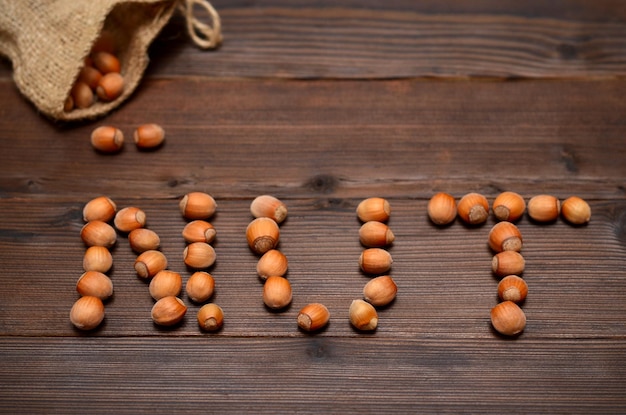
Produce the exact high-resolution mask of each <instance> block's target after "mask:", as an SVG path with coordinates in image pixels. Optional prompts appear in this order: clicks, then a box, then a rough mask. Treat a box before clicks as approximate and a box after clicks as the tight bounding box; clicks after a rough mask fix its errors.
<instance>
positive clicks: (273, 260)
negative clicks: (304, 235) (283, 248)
mask: <svg viewBox="0 0 626 415" xmlns="http://www.w3.org/2000/svg"><path fill="white" fill-rule="evenodd" d="M288 268H289V261H288V260H287V257H286V256H285V255H284V254H283V253H282V252H280V251H279V250H277V249H270V250H269V251H267V252H266V253H264V254H263V256H261V258H259V261H258V262H257V264H256V272H257V275H258V276H259V278H261V279H262V280H266V279H267V277H269V276H272V275H278V276H279V277H282V276H284V275H285V274H286V273H287V269H288Z"/></svg>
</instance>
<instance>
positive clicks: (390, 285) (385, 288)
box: [363, 275, 398, 307]
mask: <svg viewBox="0 0 626 415" xmlns="http://www.w3.org/2000/svg"><path fill="white" fill-rule="evenodd" d="M397 292H398V286H397V285H396V282H395V281H394V280H393V279H392V278H391V277H390V276H389V275H381V276H380V277H376V278H373V279H371V280H369V281H368V282H367V284H365V286H364V287H363V298H364V299H365V301H367V302H368V303H370V304H372V305H373V306H375V307H382V306H386V305H387V304H389V303H391V302H392V301H393V300H394V299H395V298H396V293H397Z"/></svg>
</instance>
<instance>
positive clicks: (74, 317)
mask: <svg viewBox="0 0 626 415" xmlns="http://www.w3.org/2000/svg"><path fill="white" fill-rule="evenodd" d="M102 320H104V304H103V303H102V300H101V299H99V298H98V297H94V296H92V295H86V296H84V297H80V298H79V299H78V300H76V302H75V303H74V305H73V306H72V309H71V310H70V321H71V322H72V324H73V325H74V326H75V327H76V328H78V329H81V330H93V329H95V328H96V327H98V326H99V325H100V323H102Z"/></svg>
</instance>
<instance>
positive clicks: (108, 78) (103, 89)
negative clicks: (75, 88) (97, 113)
mask: <svg viewBox="0 0 626 415" xmlns="http://www.w3.org/2000/svg"><path fill="white" fill-rule="evenodd" d="M122 92H124V78H123V77H122V75H120V74H119V73H117V72H109V73H107V74H105V75H102V78H100V80H99V81H98V86H97V87H96V94H97V95H98V98H100V99H101V100H102V101H113V100H115V99H117V98H118V97H119V96H120V95H122Z"/></svg>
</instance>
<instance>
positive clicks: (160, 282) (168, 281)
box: [149, 269, 183, 301]
mask: <svg viewBox="0 0 626 415" xmlns="http://www.w3.org/2000/svg"><path fill="white" fill-rule="evenodd" d="M182 288H183V279H182V277H181V276H180V274H179V273H178V272H174V271H170V270H167V269H164V270H161V271H159V272H157V273H156V274H155V276H154V277H153V278H152V280H150V286H149V291H150V296H151V297H152V298H154V299H155V300H157V301H158V300H160V299H161V298H163V297H169V296H174V297H176V296H178V294H180V291H181V290H182Z"/></svg>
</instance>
